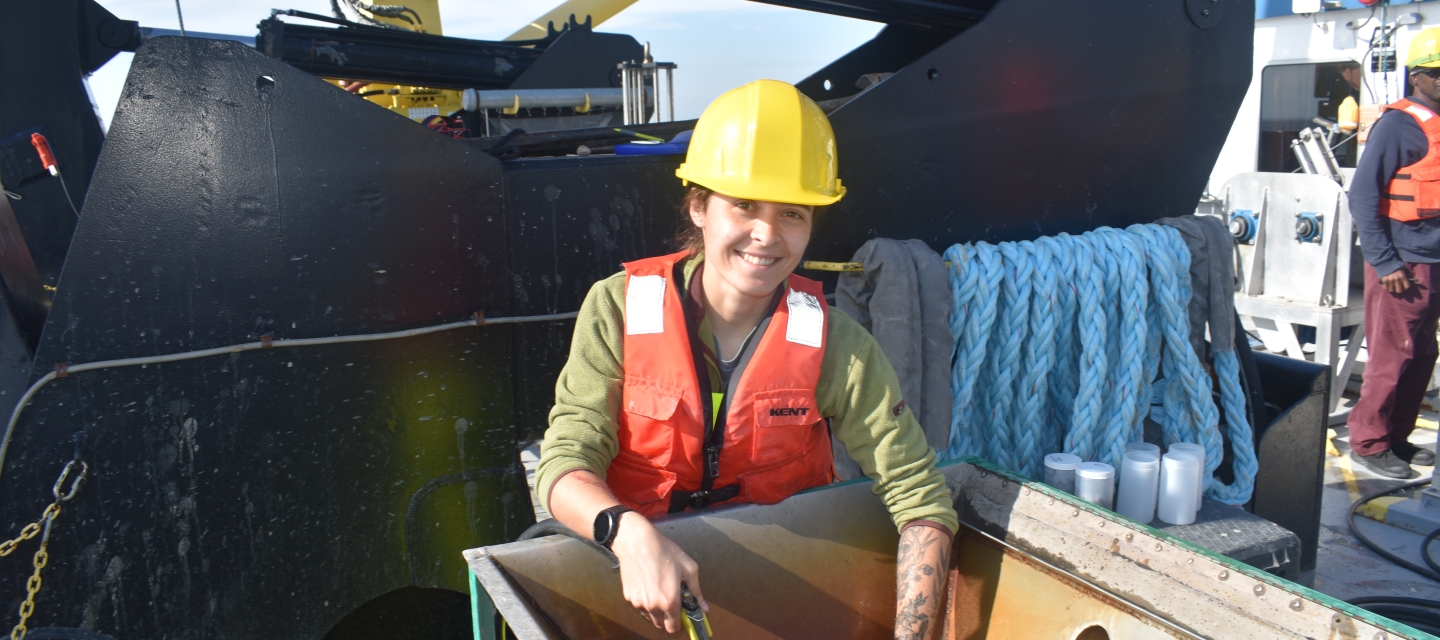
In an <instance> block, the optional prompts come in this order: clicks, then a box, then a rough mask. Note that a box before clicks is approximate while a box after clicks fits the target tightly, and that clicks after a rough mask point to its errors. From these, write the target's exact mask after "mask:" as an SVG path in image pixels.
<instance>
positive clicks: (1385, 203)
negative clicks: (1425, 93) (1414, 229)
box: [1380, 98, 1440, 222]
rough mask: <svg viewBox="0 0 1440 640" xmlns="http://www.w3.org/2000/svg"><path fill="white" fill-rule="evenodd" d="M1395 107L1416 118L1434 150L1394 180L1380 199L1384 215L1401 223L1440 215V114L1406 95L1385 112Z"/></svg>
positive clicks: (1381, 212)
mask: <svg viewBox="0 0 1440 640" xmlns="http://www.w3.org/2000/svg"><path fill="white" fill-rule="evenodd" d="M1391 110H1397V111H1404V112H1405V113H1408V114H1410V116H1411V117H1413V118H1415V122H1417V123H1418V124H1419V125H1420V129H1421V130H1423V131H1424V132H1425V139H1426V140H1427V141H1429V143H1430V152H1429V153H1427V154H1425V157H1424V158H1421V159H1420V161H1419V162H1416V163H1415V164H1412V165H1409V166H1407V167H1404V168H1402V170H1401V171H1402V173H1396V174H1395V177H1393V178H1391V179H1390V184H1388V185H1387V186H1386V188H1385V193H1384V194H1382V195H1381V198H1380V214H1381V215H1384V216H1386V217H1389V218H1390V219H1392V220H1399V221H1401V222H1414V221H1416V220H1423V219H1426V218H1434V217H1436V216H1440V117H1437V115H1436V114H1435V113H1434V112H1433V111H1431V110H1430V109H1427V108H1426V107H1424V106H1423V105H1420V104H1418V103H1416V102H1412V101H1410V100H1408V99H1403V98H1402V99H1401V100H1399V101H1396V102H1394V103H1391V104H1389V105H1386V106H1385V108H1384V109H1383V110H1382V113H1383V111H1391Z"/></svg>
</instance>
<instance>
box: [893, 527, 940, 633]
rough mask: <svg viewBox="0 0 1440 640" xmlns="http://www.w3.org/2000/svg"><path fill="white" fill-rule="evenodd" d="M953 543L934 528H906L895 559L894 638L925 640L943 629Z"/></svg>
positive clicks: (901, 536) (901, 534) (902, 533)
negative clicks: (946, 585)
mask: <svg viewBox="0 0 1440 640" xmlns="http://www.w3.org/2000/svg"><path fill="white" fill-rule="evenodd" d="M951 542H952V539H951V537H950V536H949V535H946V533H945V532H943V531H941V530H940V529H937V528H935V527H926V526H912V527H906V529H905V530H904V531H902V532H901V533H900V546H899V549H898V551H897V554H896V559H895V638H896V640H900V639H902V638H903V639H904V640H925V639H926V638H930V637H932V636H933V635H934V634H935V633H937V632H938V630H939V629H940V625H941V623H940V614H941V612H942V611H943V607H944V604H943V603H944V601H945V597H944V596H945V578H946V576H947V575H948V574H949V569H950V547H951Z"/></svg>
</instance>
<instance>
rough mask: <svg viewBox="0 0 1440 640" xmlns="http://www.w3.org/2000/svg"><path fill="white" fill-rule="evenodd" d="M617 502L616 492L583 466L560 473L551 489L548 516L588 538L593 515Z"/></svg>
mask: <svg viewBox="0 0 1440 640" xmlns="http://www.w3.org/2000/svg"><path fill="white" fill-rule="evenodd" d="M617 504H620V501H619V500H616V499H615V494H613V493H611V492H610V487H609V486H607V485H606V484H605V481H604V480H601V479H600V476H597V475H595V474H594V473H592V472H590V471H586V470H584V469H577V470H575V471H571V472H569V473H567V474H565V475H563V476H560V478H559V479H558V480H556V481H555V484H554V486H553V487H552V488H551V489H550V500H549V505H550V515H552V516H554V517H555V519H556V520H558V521H559V522H560V524H563V525H565V526H566V527H568V528H569V529H570V530H571V531H574V532H576V533H578V534H580V535H583V536H586V537H591V536H592V534H593V533H594V532H593V528H594V524H595V516H597V515H599V513H600V512H601V511H602V510H604V509H609V508H610V507H613V506H615V505H617Z"/></svg>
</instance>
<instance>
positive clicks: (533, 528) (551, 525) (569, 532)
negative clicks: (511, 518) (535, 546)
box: [515, 518, 620, 569]
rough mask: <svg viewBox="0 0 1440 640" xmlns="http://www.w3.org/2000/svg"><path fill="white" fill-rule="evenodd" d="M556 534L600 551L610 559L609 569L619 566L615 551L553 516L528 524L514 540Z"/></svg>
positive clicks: (520, 540)
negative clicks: (577, 531) (528, 526)
mask: <svg viewBox="0 0 1440 640" xmlns="http://www.w3.org/2000/svg"><path fill="white" fill-rule="evenodd" d="M557 535H558V536H566V537H569V538H574V539H576V540H579V541H581V542H583V543H585V546H587V547H590V548H591V549H594V550H596V551H598V552H600V555H602V556H605V558H606V559H608V560H609V561H610V568H611V569H619V568H620V558H618V557H616V556H615V552H614V551H611V550H609V549H606V548H605V545H602V544H600V543H598V542H596V541H594V540H591V539H589V538H587V537H585V536H582V535H580V534H579V533H576V532H575V530H574V529H571V528H570V527H567V526H565V525H563V524H560V521H559V520H556V519H554V518H550V519H549V520H541V521H539V522H537V523H535V524H532V525H530V528H529V529H526V530H525V532H524V533H522V534H520V537H519V538H516V540H515V541H516V542H522V541H525V540H531V539H534V538H540V537H543V536H557Z"/></svg>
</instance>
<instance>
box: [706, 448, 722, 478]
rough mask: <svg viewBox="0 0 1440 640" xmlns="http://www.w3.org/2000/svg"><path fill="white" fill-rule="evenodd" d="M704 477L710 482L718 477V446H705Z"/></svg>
mask: <svg viewBox="0 0 1440 640" xmlns="http://www.w3.org/2000/svg"><path fill="white" fill-rule="evenodd" d="M705 475H706V476H708V477H709V478H710V479H711V480H714V479H716V478H718V477H720V446H719V445H713V444H710V445H705Z"/></svg>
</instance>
